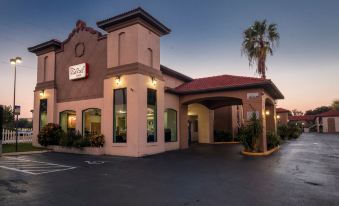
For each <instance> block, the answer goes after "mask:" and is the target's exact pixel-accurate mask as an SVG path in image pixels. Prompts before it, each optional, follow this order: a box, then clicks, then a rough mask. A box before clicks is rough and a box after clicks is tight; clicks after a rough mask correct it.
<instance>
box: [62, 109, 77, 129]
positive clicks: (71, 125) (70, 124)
mask: <svg viewBox="0 0 339 206" xmlns="http://www.w3.org/2000/svg"><path fill="white" fill-rule="evenodd" d="M59 122H60V127H61V128H62V130H64V132H66V133H70V132H75V127H76V122H77V118H76V113H75V111H71V110H67V111H63V112H60V119H59Z"/></svg>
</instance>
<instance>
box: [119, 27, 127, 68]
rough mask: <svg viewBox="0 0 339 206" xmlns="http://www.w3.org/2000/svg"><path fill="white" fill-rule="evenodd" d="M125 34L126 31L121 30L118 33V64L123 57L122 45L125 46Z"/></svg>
mask: <svg viewBox="0 0 339 206" xmlns="http://www.w3.org/2000/svg"><path fill="white" fill-rule="evenodd" d="M125 36H126V33H125V32H121V33H120V34H119V39H118V65H121V64H123V62H122V58H123V54H124V52H125V51H124V49H125V48H124V46H125Z"/></svg>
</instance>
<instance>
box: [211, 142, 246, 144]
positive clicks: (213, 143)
mask: <svg viewBox="0 0 339 206" xmlns="http://www.w3.org/2000/svg"><path fill="white" fill-rule="evenodd" d="M212 144H240V142H213V143H212Z"/></svg>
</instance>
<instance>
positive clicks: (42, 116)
mask: <svg viewBox="0 0 339 206" xmlns="http://www.w3.org/2000/svg"><path fill="white" fill-rule="evenodd" d="M46 124H47V99H40V111H39V131H40V130H41V129H42V128H43V127H44V126H45V125H46Z"/></svg>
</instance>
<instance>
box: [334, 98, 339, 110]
mask: <svg viewBox="0 0 339 206" xmlns="http://www.w3.org/2000/svg"><path fill="white" fill-rule="evenodd" d="M332 107H333V109H336V110H339V99H336V100H333V102H332Z"/></svg>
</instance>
